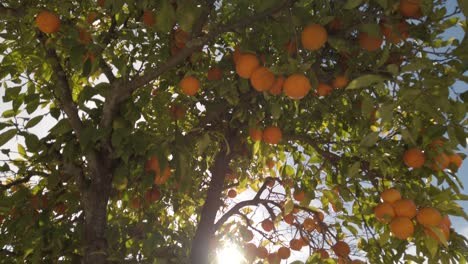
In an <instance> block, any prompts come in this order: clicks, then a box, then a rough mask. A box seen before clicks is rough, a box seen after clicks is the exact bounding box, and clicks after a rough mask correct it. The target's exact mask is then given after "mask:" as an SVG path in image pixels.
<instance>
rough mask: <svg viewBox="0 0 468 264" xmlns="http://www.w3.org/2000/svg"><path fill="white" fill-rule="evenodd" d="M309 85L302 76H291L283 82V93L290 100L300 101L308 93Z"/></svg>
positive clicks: (307, 80) (306, 79)
mask: <svg viewBox="0 0 468 264" xmlns="http://www.w3.org/2000/svg"><path fill="white" fill-rule="evenodd" d="M310 88H311V84H310V81H309V79H308V78H307V77H306V76H304V75H303V74H293V75H291V76H289V77H288V78H287V79H286V81H284V85H283V89H284V93H285V94H286V95H287V96H288V97H289V98H291V99H301V98H303V97H304V96H306V95H307V93H309V90H310Z"/></svg>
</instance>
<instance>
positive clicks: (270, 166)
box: [266, 159, 276, 169]
mask: <svg viewBox="0 0 468 264" xmlns="http://www.w3.org/2000/svg"><path fill="white" fill-rule="evenodd" d="M266 165H267V167H268V168H269V169H273V168H274V167H275V165H276V162H275V161H274V160H272V159H268V160H267V161H266Z"/></svg>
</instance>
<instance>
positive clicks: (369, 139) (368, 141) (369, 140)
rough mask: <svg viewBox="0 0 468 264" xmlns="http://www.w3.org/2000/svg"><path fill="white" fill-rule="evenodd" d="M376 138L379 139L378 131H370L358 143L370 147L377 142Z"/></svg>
mask: <svg viewBox="0 0 468 264" xmlns="http://www.w3.org/2000/svg"><path fill="white" fill-rule="evenodd" d="M377 140H379V132H372V133H370V134H368V135H367V136H365V137H364V138H363V139H362V140H361V143H360V145H361V146H363V147H372V146H374V145H375V143H377Z"/></svg>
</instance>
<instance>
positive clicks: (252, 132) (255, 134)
mask: <svg viewBox="0 0 468 264" xmlns="http://www.w3.org/2000/svg"><path fill="white" fill-rule="evenodd" d="M249 136H250V139H252V141H261V140H262V138H263V131H261V130H260V129H256V128H251V129H249Z"/></svg>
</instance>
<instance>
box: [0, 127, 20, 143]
mask: <svg viewBox="0 0 468 264" xmlns="http://www.w3.org/2000/svg"><path fill="white" fill-rule="evenodd" d="M16 133H17V130H16V128H13V129H10V130H7V131H5V132H3V133H2V134H0V147H1V146H3V145H5V144H6V143H7V142H8V141H10V139H12V138H13V137H14V136H15V135H16Z"/></svg>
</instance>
